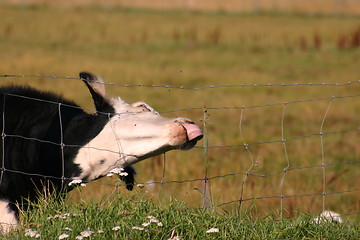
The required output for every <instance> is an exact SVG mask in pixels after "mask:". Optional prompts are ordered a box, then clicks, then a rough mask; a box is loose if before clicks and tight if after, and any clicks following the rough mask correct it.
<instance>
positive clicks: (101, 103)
mask: <svg viewBox="0 0 360 240" xmlns="http://www.w3.org/2000/svg"><path fill="white" fill-rule="evenodd" d="M79 75H80V78H81V80H83V81H84V83H85V84H86V86H87V87H88V88H89V91H90V93H91V96H92V98H93V100H94V104H95V108H96V111H99V112H110V111H112V109H113V108H112V106H111V105H110V103H109V101H108V99H107V94H106V89H105V83H104V81H103V80H102V79H101V78H98V77H96V76H95V75H94V74H92V73H89V72H81V73H80V74H79Z"/></svg>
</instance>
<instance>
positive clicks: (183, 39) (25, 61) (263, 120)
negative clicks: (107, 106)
mask: <svg viewBox="0 0 360 240" xmlns="http://www.w3.org/2000/svg"><path fill="white" fill-rule="evenodd" d="M359 26H360V20H359V18H357V17H334V16H331V17H328V16H304V15H302V16H301V15H295V16H292V15H289V14H285V15H283V14H237V13H232V14H227V13H206V12H191V11H150V10H136V9H122V8H115V9H104V8H96V7H77V8H55V7H50V6H46V5H45V6H42V7H36V6H35V7H14V6H11V7H10V6H6V5H2V6H1V8H0V62H1V64H0V74H43V75H58V76H71V77H76V76H77V74H78V72H80V71H83V70H87V71H91V72H94V73H95V74H99V75H101V76H102V77H103V78H104V79H105V81H107V82H112V83H118V84H155V85H174V86H186V87H202V86H208V85H223V84H253V83H259V84H260V83H273V84H275V83H278V84H280V83H297V82H300V83H309V82H312V83H323V82H325V83H338V82H339V83H345V82H349V81H357V80H359V76H360V68H359V64H358V62H359V59H360V49H359V48H353V49H339V48H338V40H339V38H340V37H341V36H345V37H347V39H349V38H350V37H351V34H352V33H354V31H355V30H356V29H357V28H358V27H359ZM316 35H318V36H320V39H321V46H320V48H317V47H316V46H315V45H314V43H313V41H314V37H315V36H316ZM304 42H305V43H306V44H305V45H304ZM15 83H17V84H29V85H32V86H34V87H37V88H39V89H44V90H49V91H55V92H57V93H61V94H63V95H64V96H65V97H67V98H70V99H73V100H74V101H76V102H77V103H79V104H80V105H81V106H82V107H84V108H86V109H93V106H92V103H91V102H92V101H91V97H90V96H89V94H88V92H87V90H86V88H85V87H84V86H83V83H82V82H80V81H77V80H67V79H52V78H0V84H1V85H7V84H15ZM108 91H109V94H110V95H115V96H116V95H118V96H121V97H123V98H124V99H125V100H126V101H128V102H135V101H139V100H141V101H145V102H148V103H149V104H150V105H151V106H153V107H154V108H155V109H156V110H158V111H159V112H163V115H164V116H167V117H175V116H185V117H190V118H192V119H193V120H194V121H195V122H197V123H199V124H200V125H201V124H203V123H204V122H205V123H206V128H207V132H208V142H209V146H225V145H238V144H243V141H244V140H243V138H244V139H245V141H246V142H247V143H254V142H267V141H275V140H281V133H282V130H283V131H284V135H285V138H286V139H290V138H296V137H301V136H305V135H310V134H314V133H319V131H320V125H321V122H322V120H323V118H324V114H325V111H326V109H327V107H328V106H329V102H330V100H322V101H314V102H304V103H292V104H290V103H289V104H287V105H286V110H285V118H284V126H283V129H282V128H281V121H282V114H283V113H284V104H280V105H276V106H271V107H260V108H246V109H245V110H244V111H243V118H242V121H241V126H242V132H243V136H241V134H240V129H239V125H240V115H241V109H239V107H240V108H241V107H242V106H253V105H263V104H269V103H283V102H290V101H296V100H305V99H314V98H322V97H330V96H343V95H344V96H346V95H356V94H359V85H358V84H353V85H350V86H346V87H318V86H312V87H310V86H303V87H244V88H242V87H233V88H214V89H208V90H202V91H190V90H189V91H188V90H174V89H166V88H147V87H131V88H130V87H129V88H126V87H121V86H111V87H108ZM358 102H359V101H358V98H345V99H335V100H334V101H333V102H332V104H331V107H330V109H329V113H328V114H327V116H326V119H325V122H324V129H323V131H324V132H332V131H335V132H336V131H341V130H346V129H358V127H359V121H358V119H359V111H360V107H359V104H358ZM204 107H207V108H212V107H213V108H216V107H221V108H222V107H229V108H230V109H218V110H216V109H210V110H208V111H207V116H206V118H205V119H204V112H203V110H202V108H204ZM232 107H238V109H234V108H232ZM188 108H200V110H182V111H176V112H168V111H172V110H176V109H188ZM358 142H359V133H358V132H349V133H338V134H328V135H325V136H324V138H323V143H324V144H323V148H321V145H320V137H319V136H313V137H309V138H303V139H299V140H295V141H289V142H287V144H286V147H287V153H288V158H289V166H290V167H291V168H297V167H300V169H294V170H291V171H288V172H287V173H286V176H285V178H284V184H283V186H282V191H283V193H284V194H285V195H287V196H292V195H306V194H318V195H312V196H308V197H288V198H284V199H283V201H282V206H283V209H280V204H281V200H280V198H278V197H276V196H279V195H280V194H281V189H280V186H281V180H282V177H283V173H282V172H281V171H282V170H283V169H284V168H285V167H286V166H287V164H288V163H287V161H286V158H285V152H284V147H283V145H282V143H272V144H258V145H251V146H250V148H249V149H250V152H251V157H250V156H249V153H248V152H247V151H246V149H244V147H242V146H241V147H233V148H229V147H226V148H209V149H208V158H207V159H206V158H205V151H204V149H203V148H195V149H193V150H191V151H188V152H180V151H173V152H169V153H167V154H166V155H165V159H164V156H160V157H156V158H153V159H149V160H146V161H144V162H141V163H139V164H137V165H136V167H137V169H138V173H139V174H138V176H137V181H138V182H140V183H144V182H147V181H158V182H161V181H162V179H163V177H164V180H165V181H174V180H175V181H176V180H180V181H182V180H193V179H199V178H203V177H204V176H205V170H206V169H205V168H206V162H208V169H207V173H208V177H215V176H224V177H220V178H214V179H212V180H210V184H211V190H212V200H213V203H214V205H217V204H222V203H226V202H230V201H236V200H238V199H239V197H240V194H241V186H242V183H243V179H244V174H239V173H245V172H246V171H247V170H248V169H249V167H250V166H251V165H252V160H253V167H252V169H251V171H250V172H251V173H252V174H258V175H267V176H268V177H256V176H249V177H248V178H247V179H246V182H245V184H244V196H243V197H244V198H245V199H254V200H249V201H246V202H244V204H243V210H247V209H250V210H249V211H250V213H251V214H254V215H258V216H259V217H265V216H268V215H272V216H273V217H274V218H275V219H278V218H279V212H280V211H283V215H284V217H294V218H298V217H299V213H303V212H307V213H311V214H314V215H315V214H318V213H320V212H321V211H322V207H323V197H322V195H321V193H322V191H323V190H324V189H323V185H324V182H323V169H322V168H321V164H322V155H321V152H322V150H324V160H325V163H326V164H333V163H337V164H335V165H328V166H326V168H325V169H326V176H325V183H326V184H325V185H326V188H325V191H327V192H343V191H346V190H350V189H359V185H358V181H355V180H356V179H358V168H359V162H355V163H352V164H344V163H348V162H352V161H358V159H359V155H360V148H359V146H358ZM198 146H203V142H199V144H198ZM251 159H252V160H251ZM165 162H166V164H164V163H165ZM164 165H165V170H164ZM304 166H313V167H308V168H301V167H304ZM277 172H280V174H275V175H272V174H274V173H277ZM227 174H233V175H229V176H227ZM202 182H203V181H190V182H186V183H182V184H179V183H165V184H156V185H155V187H154V188H151V187H150V188H149V189H148V190H147V191H148V194H147V197H148V198H149V199H152V201H154V202H161V201H163V199H168V200H169V201H170V199H172V198H175V199H178V200H180V201H182V202H186V203H187V204H189V206H191V207H198V206H199V205H200V204H201V197H202V194H201V193H200V192H199V189H201V185H202ZM107 184H108V185H107ZM115 184H116V180H114V179H113V178H106V179H104V180H101V181H99V182H96V183H93V184H90V186H88V187H87V188H86V189H84V190H83V191H82V192H81V193H77V192H74V193H71V194H70V195H71V196H70V199H71V200H70V201H69V202H72V201H74V200H76V201H80V202H81V201H82V200H85V201H87V200H89V201H90V200H91V199H95V200H97V201H100V199H102V198H103V197H104V196H107V195H111V193H112V191H113V190H114V185H115ZM121 192H122V194H124V196H127V197H128V198H130V199H131V198H132V197H133V196H134V195H136V192H135V193H126V192H125V191H123V190H121ZM319 194H320V195H319ZM271 196H274V197H271ZM266 197H269V198H266ZM255 198H256V200H255ZM358 200H359V191H352V192H348V193H341V194H329V195H326V197H325V205H324V207H325V209H329V210H333V211H335V212H339V213H341V214H347V213H358V212H360V206H359V203H358V202H359V201H358ZM253 205H255V206H256V209H257V210H256V211H255V210H254V208H251V206H253ZM237 206H238V203H237V202H235V203H234V204H228V205H223V206H222V207H220V208H219V209H220V211H229V210H230V209H232V208H233V207H237ZM346 220H349V221H353V222H357V223H358V222H359V214H354V215H348V216H346ZM34 222H35V221H34ZM206 227H208V226H206ZM82 228H85V227H82ZM269 228H270V227H269ZM59 231H60V230H59ZM170 232H171V231H170ZM59 233H60V232H59ZM167 234H168V235H169V232H167Z"/></svg>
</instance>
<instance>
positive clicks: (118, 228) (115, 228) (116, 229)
mask: <svg viewBox="0 0 360 240" xmlns="http://www.w3.org/2000/svg"><path fill="white" fill-rule="evenodd" d="M120 229H121V227H120V226H115V227H113V228H112V230H114V231H118V230H120Z"/></svg>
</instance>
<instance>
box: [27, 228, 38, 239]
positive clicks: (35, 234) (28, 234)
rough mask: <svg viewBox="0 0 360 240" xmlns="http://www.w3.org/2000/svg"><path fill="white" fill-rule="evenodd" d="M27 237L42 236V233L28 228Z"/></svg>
mask: <svg viewBox="0 0 360 240" xmlns="http://www.w3.org/2000/svg"><path fill="white" fill-rule="evenodd" d="M25 237H33V238H40V233H39V232H37V231H35V230H32V229H30V228H28V229H26V230H25Z"/></svg>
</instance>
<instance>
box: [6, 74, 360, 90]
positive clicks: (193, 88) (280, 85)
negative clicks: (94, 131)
mask: <svg viewBox="0 0 360 240" xmlns="http://www.w3.org/2000/svg"><path fill="white" fill-rule="evenodd" d="M0 78H54V79H71V80H81V81H82V80H85V79H82V78H78V77H69V76H55V75H17V74H4V75H0ZM98 83H101V84H104V85H107V86H118V87H149V88H167V89H179V90H192V91H201V90H208V89H214V88H234V87H240V88H243V87H300V86H308V87H315V86H319V87H321V86H322V87H325V86H327V87H344V86H349V85H355V84H359V83H360V80H355V81H348V82H344V83H312V82H309V83H251V84H250V83H240V84H222V85H208V86H202V87H186V86H173V85H156V84H120V83H111V82H109V83H102V82H98Z"/></svg>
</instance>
